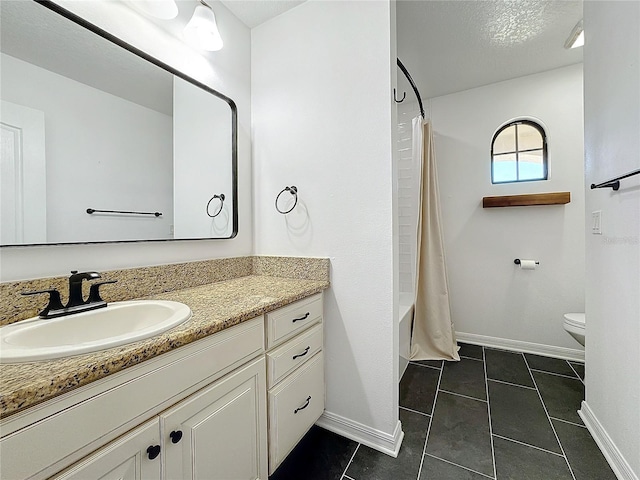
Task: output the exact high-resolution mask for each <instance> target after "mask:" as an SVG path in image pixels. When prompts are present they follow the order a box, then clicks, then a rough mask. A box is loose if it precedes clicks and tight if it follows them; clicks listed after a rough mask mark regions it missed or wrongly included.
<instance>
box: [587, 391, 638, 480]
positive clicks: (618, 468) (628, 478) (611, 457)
mask: <svg viewBox="0 0 640 480" xmlns="http://www.w3.org/2000/svg"><path fill="white" fill-rule="evenodd" d="M578 415H580V418H582V421H583V422H584V424H585V425H586V427H587V429H588V430H589V432H590V433H591V436H592V437H593V439H594V440H595V442H596V444H597V445H598V447H599V448H600V451H601V452H602V454H603V455H604V458H606V459H607V462H609V465H610V466H611V469H612V470H613V473H615V474H616V477H618V479H620V480H638V476H637V475H636V474H635V473H633V470H632V469H631V465H629V463H628V462H627V461H626V460H625V458H624V456H623V455H622V453H621V452H620V450H619V449H618V447H616V444H615V443H613V440H611V437H610V436H609V435H608V434H607V431H606V430H605V429H604V427H603V426H602V424H601V423H600V422H599V421H598V419H597V418H596V416H595V415H594V413H593V410H591V408H589V405H588V404H587V402H586V401H583V402H582V406H581V407H580V410H578Z"/></svg>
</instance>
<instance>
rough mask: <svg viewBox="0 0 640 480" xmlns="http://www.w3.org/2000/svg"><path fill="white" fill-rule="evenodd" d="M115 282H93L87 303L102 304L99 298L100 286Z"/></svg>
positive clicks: (114, 281)
mask: <svg viewBox="0 0 640 480" xmlns="http://www.w3.org/2000/svg"><path fill="white" fill-rule="evenodd" d="M116 282H117V280H105V281H104V282H95V283H92V284H91V287H90V288H89V298H88V300H87V303H96V302H104V300H102V298H101V297H100V286H102V285H106V284H107V283H116Z"/></svg>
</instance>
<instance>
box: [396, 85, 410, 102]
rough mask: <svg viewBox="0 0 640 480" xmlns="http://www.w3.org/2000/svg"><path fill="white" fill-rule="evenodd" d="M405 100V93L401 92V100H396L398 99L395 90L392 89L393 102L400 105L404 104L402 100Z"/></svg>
mask: <svg viewBox="0 0 640 480" xmlns="http://www.w3.org/2000/svg"><path fill="white" fill-rule="evenodd" d="M405 98H407V92H402V98H401V99H400V100H398V99H397V98H396V89H395V88H394V89H393V100H394V101H395V102H396V103H402V102H404V99H405Z"/></svg>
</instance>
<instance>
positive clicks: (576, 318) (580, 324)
mask: <svg viewBox="0 0 640 480" xmlns="http://www.w3.org/2000/svg"><path fill="white" fill-rule="evenodd" d="M564 323H565V324H567V325H571V326H572V327H576V328H582V329H584V328H585V324H586V322H585V316H584V313H565V314H564Z"/></svg>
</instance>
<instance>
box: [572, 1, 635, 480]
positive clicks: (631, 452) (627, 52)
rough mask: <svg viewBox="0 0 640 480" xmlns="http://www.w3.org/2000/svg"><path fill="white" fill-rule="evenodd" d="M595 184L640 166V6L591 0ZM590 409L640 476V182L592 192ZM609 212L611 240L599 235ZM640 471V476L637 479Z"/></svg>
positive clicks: (587, 66)
mask: <svg viewBox="0 0 640 480" xmlns="http://www.w3.org/2000/svg"><path fill="white" fill-rule="evenodd" d="M584 25H585V32H586V45H585V47H584V48H585V51H584V98H585V158H586V167H585V168H586V185H590V184H592V183H602V182H604V181H607V180H609V179H611V178H614V177H617V176H619V175H622V174H625V173H627V172H629V171H631V170H636V169H639V168H640V135H639V132H640V87H639V86H640V64H639V59H640V27H639V25H640V3H638V2H585V4H584ZM586 195H587V196H586V215H587V231H586V235H587V244H586V251H587V281H586V318H587V331H586V357H587V358H586V367H587V373H586V384H587V392H586V393H587V395H586V396H587V398H586V403H587V404H588V406H589V408H590V409H591V411H592V412H593V414H594V415H595V417H596V419H597V420H598V421H599V423H600V425H601V427H602V428H603V429H604V432H606V435H608V437H609V439H610V440H611V442H612V444H613V445H615V447H616V448H617V449H618V450H619V453H620V454H621V455H622V457H623V458H624V459H626V462H627V463H628V465H627V467H628V468H630V469H632V470H633V473H631V472H630V471H629V470H628V469H627V470H626V472H625V474H624V475H623V474H622V473H621V472H620V470H618V474H619V478H625V479H627V478H629V479H631V478H636V479H637V478H639V477H640V376H639V375H638V368H639V367H640V176H635V177H632V178H629V179H626V180H622V181H621V186H620V190H618V191H617V192H614V191H612V190H611V189H598V190H587V194H586ZM596 210H601V211H602V235H592V234H591V232H590V228H589V227H590V224H589V223H590V222H589V220H590V218H591V212H593V211H596ZM632 475H635V476H632Z"/></svg>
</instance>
